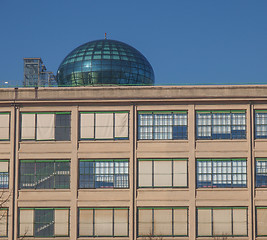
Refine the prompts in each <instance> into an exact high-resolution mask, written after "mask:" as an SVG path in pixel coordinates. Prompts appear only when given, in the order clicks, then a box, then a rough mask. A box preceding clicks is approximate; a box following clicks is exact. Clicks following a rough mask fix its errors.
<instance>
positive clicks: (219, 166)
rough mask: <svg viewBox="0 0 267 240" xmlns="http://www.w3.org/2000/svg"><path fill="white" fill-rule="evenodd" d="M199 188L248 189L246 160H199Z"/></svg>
mask: <svg viewBox="0 0 267 240" xmlns="http://www.w3.org/2000/svg"><path fill="white" fill-rule="evenodd" d="M197 187H198V188H233V187H247V161H246V159H243V158H241V159H239V158H236V159H197Z"/></svg>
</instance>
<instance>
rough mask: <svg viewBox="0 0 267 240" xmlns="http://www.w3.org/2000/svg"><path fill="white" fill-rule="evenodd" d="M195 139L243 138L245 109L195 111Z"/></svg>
mask: <svg viewBox="0 0 267 240" xmlns="http://www.w3.org/2000/svg"><path fill="white" fill-rule="evenodd" d="M196 121H197V129H196V131H197V139H245V138H246V112H245V110H231V111H197V116H196Z"/></svg>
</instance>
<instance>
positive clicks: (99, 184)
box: [79, 159, 129, 189]
mask: <svg viewBox="0 0 267 240" xmlns="http://www.w3.org/2000/svg"><path fill="white" fill-rule="evenodd" d="M79 188H80V189H96V188H119V189H121V188H129V160H128V159H96V160H92V159H90V160H80V161H79Z"/></svg>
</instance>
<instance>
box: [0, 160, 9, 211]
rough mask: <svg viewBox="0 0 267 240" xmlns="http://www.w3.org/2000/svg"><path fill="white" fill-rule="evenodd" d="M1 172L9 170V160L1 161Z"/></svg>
mask: <svg viewBox="0 0 267 240" xmlns="http://www.w3.org/2000/svg"><path fill="white" fill-rule="evenodd" d="M0 172H8V162H1V161H0ZM0 216H1V215H0Z"/></svg>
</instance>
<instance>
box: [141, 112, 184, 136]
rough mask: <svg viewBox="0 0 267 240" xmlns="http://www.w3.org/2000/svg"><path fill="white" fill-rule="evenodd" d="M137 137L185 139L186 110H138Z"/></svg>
mask: <svg viewBox="0 0 267 240" xmlns="http://www.w3.org/2000/svg"><path fill="white" fill-rule="evenodd" d="M138 139H139V140H148V139H150V140H166V139H172V140H175V139H187V111H157V112H151V111H140V112H138Z"/></svg>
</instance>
